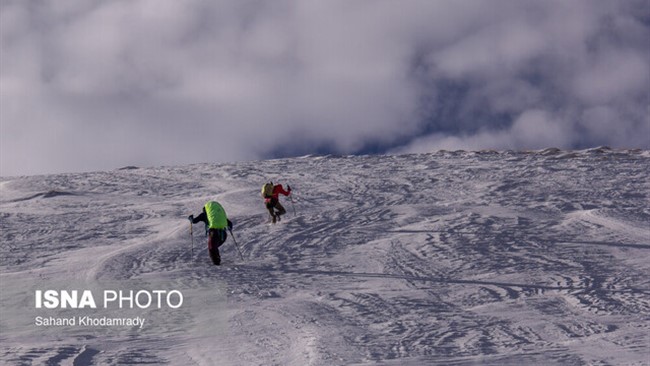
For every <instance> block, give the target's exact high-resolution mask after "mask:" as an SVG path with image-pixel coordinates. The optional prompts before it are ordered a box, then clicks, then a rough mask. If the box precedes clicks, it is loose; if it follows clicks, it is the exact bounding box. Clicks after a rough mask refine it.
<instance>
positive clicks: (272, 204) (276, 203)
mask: <svg viewBox="0 0 650 366" xmlns="http://www.w3.org/2000/svg"><path fill="white" fill-rule="evenodd" d="M266 209H267V210H269V214H271V216H273V217H275V216H276V215H277V216H280V215H284V214H285V213H287V210H285V209H284V207H282V205H281V204H280V200H278V199H277V198H271V200H269V202H267V203H266ZM274 209H276V210H277V211H275V210H274Z"/></svg>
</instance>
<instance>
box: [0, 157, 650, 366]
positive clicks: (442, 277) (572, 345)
mask: <svg viewBox="0 0 650 366" xmlns="http://www.w3.org/2000/svg"><path fill="white" fill-rule="evenodd" d="M649 178H650V153H649V152H648V151H638V150H634V151H631V150H625V151H623V150H609V149H606V148H600V149H591V150H584V151H575V152H568V151H559V150H554V149H549V150H544V151H536V152H489V151H484V152H464V151H458V152H438V153H432V154H422V155H400V156H361V157H303V158H295V159H282V160H272V161H258V162H246V163H236V164H198V165H190V166H182V167H159V168H135V167H128V168H124V169H120V170H116V171H109V172H96V173H83V174H82V173H80V174H60V175H47V176H31V177H16V178H1V182H0V194H1V197H0V218H1V221H0V227H1V246H0V247H1V254H2V255H1V257H0V261H1V262H0V263H1V267H0V268H1V271H2V274H1V275H0V281H1V294H2V295H1V296H2V297H1V299H0V300H1V305H2V314H1V315H2V316H1V318H0V326H1V327H0V332H1V333H0V343H1V344H2V352H0V361H2V363H3V364H10V365H14V364H15V365H23V364H24V365H30V364H34V365H36V364H48V365H49V364H68V365H91V364H92V365H114V364H171V365H349V364H381V365H426V364H444V365H475V364H498V365H529V364H543V365H555V364H562V365H582V364H585V365H586V364H594V365H620V364H639V365H640V364H650V224H649V223H650V198H649V193H650V179H649ZM268 180H272V181H273V182H276V183H282V184H285V185H286V184H290V185H291V187H292V188H293V192H294V194H293V203H292V202H291V201H289V200H288V199H287V198H285V197H281V201H282V202H283V204H284V205H285V207H286V208H287V211H288V214H287V215H286V217H285V219H283V220H282V221H281V222H280V223H279V224H276V225H269V224H267V216H268V214H267V213H266V211H265V209H264V206H263V203H262V200H261V198H260V194H259V192H260V188H261V186H262V184H263V183H265V182H267V181H268ZM208 200H217V201H219V202H220V203H221V204H222V205H223V206H224V208H225V209H226V211H227V213H228V215H229V217H230V219H231V220H232V221H233V222H234V224H235V226H234V230H233V233H234V238H235V239H236V242H237V244H238V246H239V248H240V249H241V254H242V256H243V259H242V258H240V254H239V252H238V250H237V247H236V246H235V244H234V242H233V240H232V239H233V238H232V236H231V237H230V238H228V240H227V241H226V243H225V244H224V245H223V246H222V247H221V255H222V260H223V265H222V266H220V267H217V266H214V265H212V263H211V261H210V259H209V257H208V255H207V252H206V239H205V236H204V233H203V227H202V225H194V229H193V237H191V236H190V229H189V227H190V225H189V223H188V221H187V216H188V215H189V214H194V215H196V214H198V213H199V212H200V211H201V207H202V206H203V204H204V203H205V202H206V201H208ZM192 247H193V250H194V255H193V256H192ZM47 290H57V291H58V292H57V294H58V296H60V297H59V299H60V300H62V297H63V292H68V293H69V294H71V293H72V290H78V291H79V294H81V293H82V291H85V290H88V291H90V292H91V295H94V296H95V300H97V307H96V308H91V307H84V308H82V309H70V308H65V309H64V308H61V305H60V304H59V306H55V308H54V309H49V308H46V307H45V306H41V308H38V307H37V306H36V305H37V301H38V300H37V298H36V297H37V291H42V293H43V292H44V291H47ZM140 290H143V291H145V292H147V293H148V294H149V295H151V294H152V293H153V291H166V294H169V293H170V292H171V291H173V290H176V291H179V292H180V293H182V296H183V302H182V306H180V307H178V308H172V307H171V306H169V303H167V304H165V303H164V302H163V306H160V308H158V306H148V307H144V308H140V307H138V306H133V305H132V304H131V305H130V306H128V301H127V304H126V305H125V306H123V308H122V309H120V308H117V307H115V306H113V307H106V308H104V306H103V305H104V304H102V303H101V301H100V299H101V298H102V296H100V295H101V294H104V295H106V291H124V292H128V291H134V292H137V291H140ZM42 293H41V294H42ZM179 298H180V297H177V298H172V299H171V300H172V301H171V302H172V303H174V301H176V302H175V304H176V305H178V304H179ZM41 301H46V300H43V299H41ZM167 301H169V299H167ZM154 303H155V301H154ZM50 304H52V302H51V301H50ZM82 316H90V317H94V318H96V319H99V318H108V319H112V318H119V317H121V318H126V317H133V318H142V319H145V321H144V323H143V324H142V325H141V326H138V325H85V324H79V322H80V321H81V320H80V319H79V318H80V317H82ZM37 318H39V319H41V324H37ZM50 318H51V319H67V318H76V319H77V320H76V322H77V323H76V324H75V325H70V324H68V325H56V324H53V325H44V324H43V321H46V320H48V319H50Z"/></svg>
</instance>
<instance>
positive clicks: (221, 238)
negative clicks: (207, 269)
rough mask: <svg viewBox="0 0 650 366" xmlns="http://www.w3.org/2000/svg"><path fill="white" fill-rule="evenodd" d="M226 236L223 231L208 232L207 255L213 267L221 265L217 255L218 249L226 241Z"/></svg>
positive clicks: (213, 230)
mask: <svg viewBox="0 0 650 366" xmlns="http://www.w3.org/2000/svg"><path fill="white" fill-rule="evenodd" d="M226 238H228V234H227V233H226V230H225V229H210V230H209V231H208V253H210V259H212V263H214V264H215V265H217V266H218V265H220V264H221V256H220V255H219V247H220V246H221V245H222V244H223V243H224V242H225V241H226Z"/></svg>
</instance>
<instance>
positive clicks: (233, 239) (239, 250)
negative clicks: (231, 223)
mask: <svg viewBox="0 0 650 366" xmlns="http://www.w3.org/2000/svg"><path fill="white" fill-rule="evenodd" d="M228 231H230V236H232V241H233V242H234V243H235V247H236V248H237V251H238V252H239V257H240V258H241V260H244V256H243V255H242V254H241V249H239V245H237V240H235V234H233V233H232V230H231V229H230V228H228Z"/></svg>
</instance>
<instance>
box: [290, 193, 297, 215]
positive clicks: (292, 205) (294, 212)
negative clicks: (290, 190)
mask: <svg viewBox="0 0 650 366" xmlns="http://www.w3.org/2000/svg"><path fill="white" fill-rule="evenodd" d="M289 201H291V208H292V209H293V217H296V205H294V204H293V196H292V195H289Z"/></svg>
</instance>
